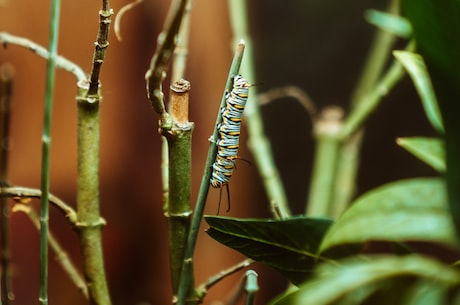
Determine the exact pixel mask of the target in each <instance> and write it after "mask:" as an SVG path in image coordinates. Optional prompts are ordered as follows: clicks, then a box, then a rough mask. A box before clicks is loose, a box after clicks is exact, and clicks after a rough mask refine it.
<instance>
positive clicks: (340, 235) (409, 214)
mask: <svg viewBox="0 0 460 305" xmlns="http://www.w3.org/2000/svg"><path fill="white" fill-rule="evenodd" d="M369 240H372V241H395V242H402V241H428V242H437V243H444V244H447V245H449V246H453V245H455V244H456V238H455V231H454V228H453V225H452V219H451V218H450V215H449V210H448V206H447V195H446V190H445V184H444V181H443V180H442V179H440V178H417V179H407V180H401V181H397V182H392V183H389V184H386V185H384V186H381V187H379V188H376V189H374V190H372V191H370V192H368V193H366V194H364V195H363V196H361V197H360V198H358V199H357V200H356V201H355V202H354V203H352V205H351V207H350V208H349V209H348V210H347V211H346V212H345V213H344V214H343V215H342V217H340V218H339V219H338V220H337V221H336V222H335V223H334V225H332V227H331V228H330V229H329V231H328V232H327V234H326V236H325V237H324V240H323V242H322V244H321V246H320V252H324V251H325V250H327V249H329V248H331V247H334V246H339V245H344V244H354V243H363V242H365V241H369Z"/></svg>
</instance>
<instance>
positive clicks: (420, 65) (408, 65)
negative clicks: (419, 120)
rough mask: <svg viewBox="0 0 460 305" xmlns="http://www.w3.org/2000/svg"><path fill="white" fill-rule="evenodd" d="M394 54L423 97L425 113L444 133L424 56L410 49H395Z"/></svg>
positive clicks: (434, 125) (437, 128)
mask: <svg viewBox="0 0 460 305" xmlns="http://www.w3.org/2000/svg"><path fill="white" fill-rule="evenodd" d="M393 55H394V56H395V57H396V59H397V60H398V61H399V62H400V63H401V64H402V65H403V67H404V68H405V69H406V71H407V72H408V73H409V75H410V77H411V78H412V81H413V82H414V85H415V88H416V89H417V92H418V94H419V96H420V98H421V99H422V104H423V108H424V109H425V114H426V116H427V118H428V120H429V121H430V123H431V125H432V126H433V128H434V129H436V130H437V131H438V132H439V133H441V134H443V133H444V126H443V123H442V117H441V112H440V110H439V106H438V101H437V100H436V95H435V93H434V90H433V86H432V84H431V79H430V75H429V74H428V71H427V69H426V66H425V62H424V61H423V58H422V57H421V56H420V55H418V54H415V53H412V52H408V51H394V52H393Z"/></svg>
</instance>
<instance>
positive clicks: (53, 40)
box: [39, 0, 60, 305]
mask: <svg viewBox="0 0 460 305" xmlns="http://www.w3.org/2000/svg"><path fill="white" fill-rule="evenodd" d="M59 13H60V1H59V0H53V1H51V11H50V27H49V48H48V50H49V57H48V63H47V68H46V86H45V109H44V118H43V135H42V169H41V191H42V198H41V204H40V296H39V302H40V304H42V305H47V304H48V229H49V228H48V218H49V211H48V198H49V190H50V148H51V118H52V109H53V92H54V83H55V76H56V56H57V45H58V43H57V42H58V32H59Z"/></svg>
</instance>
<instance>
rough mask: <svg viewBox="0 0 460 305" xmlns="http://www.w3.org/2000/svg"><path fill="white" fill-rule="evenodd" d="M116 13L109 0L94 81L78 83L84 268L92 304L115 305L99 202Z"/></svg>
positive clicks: (80, 229)
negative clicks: (104, 88) (106, 72)
mask: <svg viewBox="0 0 460 305" xmlns="http://www.w3.org/2000/svg"><path fill="white" fill-rule="evenodd" d="M112 14H113V11H112V9H111V8H110V5H109V1H108V0H103V1H102V8H101V10H100V11H99V16H100V19H99V31H98V34H97V41H96V44H95V51H94V56H93V69H92V72H91V77H90V82H89V84H86V83H84V82H79V83H78V94H77V108H78V119H77V120H78V127H77V134H78V152H77V153H78V182H77V184H78V185H77V216H78V222H77V225H76V226H77V229H78V232H79V236H80V245H81V251H82V256H83V268H84V273H85V278H86V281H87V285H88V292H89V299H90V302H91V304H97V305H109V304H111V300H110V295H109V289H108V286H107V280H106V276H105V269H104V258H103V251H102V238H101V229H102V226H103V225H104V224H105V222H104V220H103V219H102V218H101V216H100V203H99V128H100V123H99V106H100V99H101V96H100V92H99V85H100V84H99V75H100V71H101V66H102V63H103V62H104V57H105V52H106V50H107V47H108V45H109V43H108V41H107V38H108V35H109V29H110V22H111V20H110V17H111V16H112Z"/></svg>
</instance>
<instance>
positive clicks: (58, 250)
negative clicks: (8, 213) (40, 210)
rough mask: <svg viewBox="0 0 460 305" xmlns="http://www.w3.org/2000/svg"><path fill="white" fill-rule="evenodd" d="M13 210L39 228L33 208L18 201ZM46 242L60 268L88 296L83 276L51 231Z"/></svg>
mask: <svg viewBox="0 0 460 305" xmlns="http://www.w3.org/2000/svg"><path fill="white" fill-rule="evenodd" d="M13 212H23V213H25V214H26V215H27V216H28V217H29V219H30V220H31V221H32V223H33V224H34V226H35V227H36V228H37V229H40V223H39V221H38V215H37V213H36V212H35V210H34V209H33V208H32V207H31V206H29V205H25V204H22V203H18V204H16V205H15V206H14V207H13ZM48 242H49V245H50V247H51V249H52V250H53V251H54V253H55V254H56V261H57V262H58V263H59V265H61V267H62V269H63V270H64V271H65V272H66V273H67V274H68V275H69V278H70V279H71V280H72V282H73V283H74V284H75V285H76V286H77V287H78V289H79V290H80V291H81V292H82V294H83V295H84V296H85V298H88V287H87V286H86V283H85V281H84V279H83V277H82V276H81V275H80V273H79V272H78V269H77V268H76V267H75V264H74V263H73V262H72V260H71V259H70V257H69V255H68V254H67V252H66V251H65V250H64V249H63V248H62V246H61V245H60V244H59V242H58V241H57V239H56V237H55V236H54V235H53V233H51V231H50V232H48Z"/></svg>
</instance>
